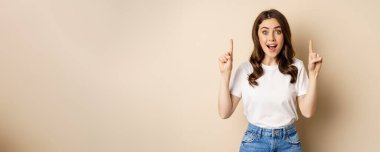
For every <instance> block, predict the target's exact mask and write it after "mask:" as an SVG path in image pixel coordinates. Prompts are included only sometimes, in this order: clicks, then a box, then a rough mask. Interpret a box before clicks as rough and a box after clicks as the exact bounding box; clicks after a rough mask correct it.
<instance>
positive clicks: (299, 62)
mask: <svg viewBox="0 0 380 152" xmlns="http://www.w3.org/2000/svg"><path fill="white" fill-rule="evenodd" d="M293 61H294V62H293V64H292V65H294V66H296V67H297V68H303V67H304V65H303V61H302V60H300V59H298V58H293Z"/></svg>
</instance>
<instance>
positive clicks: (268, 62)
mask: <svg viewBox="0 0 380 152" xmlns="http://www.w3.org/2000/svg"><path fill="white" fill-rule="evenodd" d="M262 64H265V65H269V66H271V65H276V64H277V59H276V58H271V57H267V56H265V57H264V59H263V61H262Z"/></svg>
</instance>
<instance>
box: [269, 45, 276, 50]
mask: <svg viewBox="0 0 380 152" xmlns="http://www.w3.org/2000/svg"><path fill="white" fill-rule="evenodd" d="M267 47H268V48H269V50H271V51H274V50H275V49H276V47H277V44H267Z"/></svg>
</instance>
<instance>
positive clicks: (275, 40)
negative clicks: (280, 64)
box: [257, 18, 284, 59]
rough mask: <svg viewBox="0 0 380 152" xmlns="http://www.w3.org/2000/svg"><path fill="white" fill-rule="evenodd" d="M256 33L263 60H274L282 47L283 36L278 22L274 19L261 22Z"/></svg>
mask: <svg viewBox="0 0 380 152" xmlns="http://www.w3.org/2000/svg"><path fill="white" fill-rule="evenodd" d="M257 33H258V37H259V41H260V45H261V48H262V49H263V50H264V53H265V58H272V59H275V58H276V56H277V55H278V54H279V53H280V51H281V49H282V47H283V45H284V36H283V34H282V30H281V26H280V24H279V23H278V21H277V20H276V19H274V18H270V19H265V20H263V22H262V23H261V24H260V25H259V29H258V31H257Z"/></svg>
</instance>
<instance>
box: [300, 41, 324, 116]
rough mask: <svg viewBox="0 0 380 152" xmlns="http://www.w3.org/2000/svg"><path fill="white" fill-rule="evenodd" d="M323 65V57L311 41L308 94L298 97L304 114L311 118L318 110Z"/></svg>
mask: <svg viewBox="0 0 380 152" xmlns="http://www.w3.org/2000/svg"><path fill="white" fill-rule="evenodd" d="M321 66H322V57H321V56H320V55H319V54H317V53H316V52H314V51H313V43H312V41H311V40H310V41H309V63H308V70H309V88H308V90H307V94H306V95H303V96H299V97H297V100H298V104H299V108H300V111H301V113H302V115H303V116H304V117H306V118H310V117H312V116H313V115H314V113H315V111H316V110H317V78H318V74H319V71H320V70H321Z"/></svg>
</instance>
